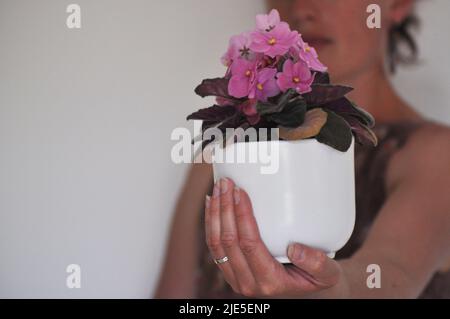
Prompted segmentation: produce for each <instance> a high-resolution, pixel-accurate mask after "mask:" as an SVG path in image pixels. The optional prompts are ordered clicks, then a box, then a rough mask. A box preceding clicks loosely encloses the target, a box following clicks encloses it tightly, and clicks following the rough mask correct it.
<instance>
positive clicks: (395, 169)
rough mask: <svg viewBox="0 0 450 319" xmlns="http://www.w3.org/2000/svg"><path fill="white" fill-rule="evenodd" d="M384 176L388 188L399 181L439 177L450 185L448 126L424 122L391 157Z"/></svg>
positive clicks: (449, 128)
mask: <svg viewBox="0 0 450 319" xmlns="http://www.w3.org/2000/svg"><path fill="white" fill-rule="evenodd" d="M386 173H387V175H386V181H387V184H388V187H389V186H392V185H394V184H397V183H399V182H400V181H402V180H415V179H416V180H417V179H422V178H431V177H433V176H440V177H441V178H443V179H444V180H447V181H448V183H449V185H450V126H447V125H445V124H440V123H436V122H431V121H429V122H426V123H425V124H424V125H422V126H421V127H420V128H418V129H417V130H416V131H415V132H413V133H412V134H411V136H410V137H409V139H408V141H407V142H406V144H405V145H404V147H403V148H402V149H401V150H400V151H398V152H397V153H396V154H395V155H394V156H393V157H392V159H391V161H390V163H389V166H388V170H387V172H386Z"/></svg>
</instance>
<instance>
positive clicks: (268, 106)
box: [256, 89, 297, 116]
mask: <svg viewBox="0 0 450 319" xmlns="http://www.w3.org/2000/svg"><path fill="white" fill-rule="evenodd" d="M296 94H297V92H296V91H295V90H294V89H289V90H287V91H286V92H285V93H283V94H282V95H281V96H280V98H279V99H278V102H277V103H276V104H274V103H270V102H258V104H257V105H256V110H257V111H258V113H259V115H261V116H262V115H266V114H272V113H278V112H281V111H283V109H284V107H285V106H286V105H287V103H288V102H289V101H290V100H291V99H292V98H293V97H294V96H295V95H296Z"/></svg>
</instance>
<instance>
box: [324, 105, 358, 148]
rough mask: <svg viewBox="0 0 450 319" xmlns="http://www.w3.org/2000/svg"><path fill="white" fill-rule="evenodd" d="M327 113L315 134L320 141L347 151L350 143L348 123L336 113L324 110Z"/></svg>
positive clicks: (350, 131)
mask: <svg viewBox="0 0 450 319" xmlns="http://www.w3.org/2000/svg"><path fill="white" fill-rule="evenodd" d="M325 111H326V112H327V113H328V118H327V122H326V123H325V125H324V127H322V129H321V130H320V133H319V134H318V135H317V136H316V139H317V141H318V142H320V143H324V144H326V145H328V146H331V147H333V148H334V149H337V150H338V151H341V152H347V151H348V149H349V148H350V146H351V144H352V138H353V134H352V130H351V128H350V126H349V124H348V123H347V122H346V121H345V120H344V119H343V118H342V117H341V116H339V115H337V114H336V113H334V112H332V111H329V110H325Z"/></svg>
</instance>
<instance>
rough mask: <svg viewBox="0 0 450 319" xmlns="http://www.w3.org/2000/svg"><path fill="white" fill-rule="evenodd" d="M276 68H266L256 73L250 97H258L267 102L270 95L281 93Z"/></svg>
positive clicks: (259, 99)
mask: <svg viewBox="0 0 450 319" xmlns="http://www.w3.org/2000/svg"><path fill="white" fill-rule="evenodd" d="M276 73H277V70H276V69H272V68H265V69H262V70H261V71H259V72H258V73H257V74H256V79H255V82H254V85H252V87H251V88H250V93H249V95H248V97H249V98H250V99H254V98H256V99H257V100H258V101H263V102H266V101H267V99H268V98H269V97H272V96H276V95H278V94H279V93H280V88H279V87H278V85H277V81H276V79H275V75H276Z"/></svg>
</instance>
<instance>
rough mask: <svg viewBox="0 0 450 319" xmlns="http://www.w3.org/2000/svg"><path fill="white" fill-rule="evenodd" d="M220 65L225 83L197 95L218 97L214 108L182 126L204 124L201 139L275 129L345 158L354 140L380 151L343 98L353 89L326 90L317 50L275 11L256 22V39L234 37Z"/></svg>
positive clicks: (208, 85)
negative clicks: (211, 133) (215, 132)
mask: <svg viewBox="0 0 450 319" xmlns="http://www.w3.org/2000/svg"><path fill="white" fill-rule="evenodd" d="M222 63H223V64H224V65H225V66H226V67H227V71H226V74H225V76H223V77H220V78H214V79H206V80H204V81H203V82H202V83H201V84H200V85H199V86H198V87H197V88H196V89H195V92H196V93H197V94H198V95H199V96H201V97H206V96H214V97H216V104H215V105H213V106H211V107H208V108H204V109H201V110H199V111H197V112H194V113H192V114H191V115H189V116H188V118H187V119H188V120H195V119H196V120H203V124H202V132H203V133H204V132H205V131H206V130H207V129H208V128H212V127H215V128H218V129H220V130H221V131H222V132H224V133H225V130H226V129H227V128H243V129H246V128H248V127H254V128H256V129H258V128H279V137H280V139H283V140H299V139H307V138H315V139H316V140H317V141H318V142H321V143H324V144H326V145H329V146H331V147H333V148H335V149H337V150H339V151H342V152H345V151H347V150H348V149H349V147H350V146H351V143H352V137H353V134H354V136H355V138H356V141H357V142H358V143H360V144H373V145H376V144H377V138H376V136H375V134H374V133H373V132H372V130H371V128H372V127H373V126H374V124H375V121H374V119H373V117H372V116H371V115H370V114H369V113H367V112H365V111H364V110H362V109H360V108H359V107H358V106H356V105H355V104H354V103H353V102H351V101H350V100H349V99H348V98H347V97H346V94H348V93H349V92H350V91H352V90H353V89H352V88H350V87H347V86H342V85H333V84H331V83H330V78H329V76H328V73H327V68H326V67H325V66H324V65H323V64H322V63H321V62H320V61H319V59H318V55H317V52H316V50H315V49H314V48H313V47H310V46H309V45H308V43H306V42H304V41H303V39H302V37H301V35H300V34H299V33H298V32H297V31H292V30H291V29H290V27H289V25H288V24H287V23H286V22H282V21H280V16H279V13H278V11H276V10H272V11H271V12H270V14H268V15H258V16H257V18H256V29H255V30H254V31H252V32H245V33H242V34H240V35H237V36H233V37H232V38H231V39H230V43H229V48H228V51H227V52H226V53H225V55H224V56H223V57H222ZM210 142H212V140H207V141H203V143H204V145H206V144H208V143H210Z"/></svg>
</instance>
